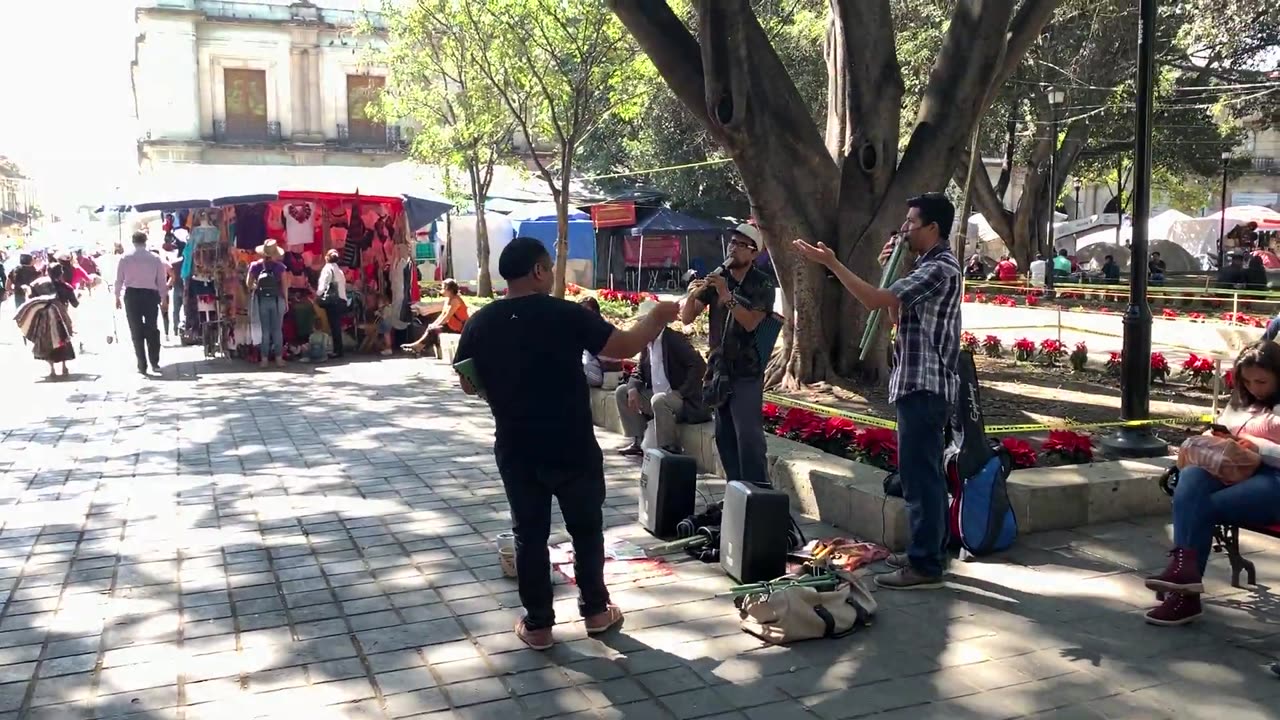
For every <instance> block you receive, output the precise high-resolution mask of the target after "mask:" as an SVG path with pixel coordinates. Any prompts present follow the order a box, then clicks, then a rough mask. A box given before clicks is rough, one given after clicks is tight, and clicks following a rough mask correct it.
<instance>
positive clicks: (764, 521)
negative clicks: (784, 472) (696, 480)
mask: <svg viewBox="0 0 1280 720" xmlns="http://www.w3.org/2000/svg"><path fill="white" fill-rule="evenodd" d="M790 529H791V501H790V498H788V497H787V494H786V493H784V492H779V491H777V490H774V489H772V488H763V487H759V486H757V485H751V484H749V483H743V482H738V481H736V480H735V481H734V482H731V483H729V484H728V485H727V486H725V490H724V515H723V517H722V518H721V520H720V566H721V567H723V568H724V570H725V572H727V573H729V576H730V577H732V578H733V579H735V580H737V581H738V582H740V583H752V582H759V581H761V580H772V579H774V578H776V577H778V576H780V575H784V574H786V572H787V550H788V547H789V546H788V542H789V541H788V539H787V532H788V531H789V530H790Z"/></svg>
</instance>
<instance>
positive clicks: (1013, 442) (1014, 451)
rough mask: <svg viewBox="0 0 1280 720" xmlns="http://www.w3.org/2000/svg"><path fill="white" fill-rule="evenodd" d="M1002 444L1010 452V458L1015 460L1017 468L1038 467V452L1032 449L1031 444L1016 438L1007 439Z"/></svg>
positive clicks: (1014, 464) (1014, 463)
mask: <svg viewBox="0 0 1280 720" xmlns="http://www.w3.org/2000/svg"><path fill="white" fill-rule="evenodd" d="M1000 444H1001V445H1002V446H1004V449H1005V450H1008V451H1009V457H1010V458H1012V459H1013V466H1014V467H1015V468H1030V467H1035V466H1036V451H1035V450H1033V449H1031V443H1029V442H1027V441H1026V440H1020V439H1018V438H1015V437H1007V438H1004V439H1003V440H1001V441H1000Z"/></svg>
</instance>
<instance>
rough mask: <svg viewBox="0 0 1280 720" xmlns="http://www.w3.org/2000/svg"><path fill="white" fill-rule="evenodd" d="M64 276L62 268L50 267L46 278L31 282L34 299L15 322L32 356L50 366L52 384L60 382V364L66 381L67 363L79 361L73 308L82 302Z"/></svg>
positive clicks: (58, 266) (55, 264)
mask: <svg viewBox="0 0 1280 720" xmlns="http://www.w3.org/2000/svg"><path fill="white" fill-rule="evenodd" d="M63 274H64V273H63V268H62V265H60V264H59V263H50V264H49V267H48V268H46V270H45V275H43V276H41V277H38V278H36V279H35V280H33V281H32V282H31V284H30V286H29V287H30V293H31V297H30V299H29V300H28V301H27V302H26V303H24V304H23V306H22V307H20V308H18V314H17V316H16V317H15V318H14V319H15V321H17V323H18V327H19V328H20V329H21V330H22V336H23V337H24V338H26V339H27V340H28V341H29V342H30V343H31V354H32V355H33V356H34V357H35V359H37V360H44V361H45V362H47V363H49V379H50V380H57V379H58V373H57V372H56V368H55V365H57V364H61V365H62V377H63V378H66V377H67V376H68V374H69V373H68V372H67V362H68V361H70V360H74V359H75V357H76V349H75V346H74V345H73V344H72V342H71V338H72V336H73V335H74V334H75V333H74V329H73V327H72V324H71V314H70V308H73V307H77V306H79V305H80V300H79V299H78V298H77V297H76V291H75V290H74V289H72V287H71V286H70V285H68V284H67V282H66V280H65V278H64V276H63Z"/></svg>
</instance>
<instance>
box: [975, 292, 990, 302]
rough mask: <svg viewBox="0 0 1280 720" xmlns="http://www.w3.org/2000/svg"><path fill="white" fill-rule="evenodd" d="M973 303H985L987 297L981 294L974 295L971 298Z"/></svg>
mask: <svg viewBox="0 0 1280 720" xmlns="http://www.w3.org/2000/svg"><path fill="white" fill-rule="evenodd" d="M973 301H974V302H976V303H984V302H986V301H987V296H986V295H984V294H983V293H976V294H975V295H974V296H973Z"/></svg>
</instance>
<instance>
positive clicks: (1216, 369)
mask: <svg viewBox="0 0 1280 720" xmlns="http://www.w3.org/2000/svg"><path fill="white" fill-rule="evenodd" d="M1221 387H1222V358H1214V360H1213V419H1214V421H1217V419H1218V390H1219V389H1220V388H1221Z"/></svg>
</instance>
